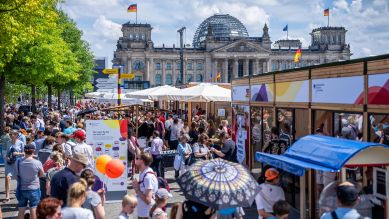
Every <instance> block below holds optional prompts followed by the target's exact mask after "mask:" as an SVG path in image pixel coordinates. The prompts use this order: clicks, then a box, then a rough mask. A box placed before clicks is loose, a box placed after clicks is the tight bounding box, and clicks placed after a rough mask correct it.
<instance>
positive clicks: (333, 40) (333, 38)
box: [332, 35, 336, 44]
mask: <svg viewBox="0 0 389 219" xmlns="http://www.w3.org/2000/svg"><path fill="white" fill-rule="evenodd" d="M332 43H334V44H335V43H336V36H335V35H333V36H332Z"/></svg>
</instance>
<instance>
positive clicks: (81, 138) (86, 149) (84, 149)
mask: <svg viewBox="0 0 389 219" xmlns="http://www.w3.org/2000/svg"><path fill="white" fill-rule="evenodd" d="M73 138H74V140H75V141H76V146H74V148H73V151H72V153H75V152H76V153H80V154H83V155H85V156H86V157H87V158H88V165H87V167H88V168H91V169H93V168H94V164H93V149H92V147H91V146H90V145H87V144H86V143H85V138H86V135H85V131H83V130H77V131H75V132H74V133H73Z"/></svg>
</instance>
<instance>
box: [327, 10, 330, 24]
mask: <svg viewBox="0 0 389 219" xmlns="http://www.w3.org/2000/svg"><path fill="white" fill-rule="evenodd" d="M329 26H330V12H329V11H328V23H327V27H329Z"/></svg>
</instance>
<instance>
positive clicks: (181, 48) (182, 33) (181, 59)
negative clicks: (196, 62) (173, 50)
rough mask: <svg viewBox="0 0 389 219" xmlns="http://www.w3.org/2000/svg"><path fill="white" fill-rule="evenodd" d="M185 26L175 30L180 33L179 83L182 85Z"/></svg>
mask: <svg viewBox="0 0 389 219" xmlns="http://www.w3.org/2000/svg"><path fill="white" fill-rule="evenodd" d="M185 29H186V27H182V28H181V29H179V30H177V32H178V33H180V75H181V80H180V85H181V86H182V85H184V48H183V47H184V39H183V35H184V30H185Z"/></svg>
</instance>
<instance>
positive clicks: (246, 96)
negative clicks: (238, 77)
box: [231, 85, 250, 101]
mask: <svg viewBox="0 0 389 219" xmlns="http://www.w3.org/2000/svg"><path fill="white" fill-rule="evenodd" d="M231 99H232V101H249V100H250V87H249V86H248V85H244V86H233V87H232V95H231Z"/></svg>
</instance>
